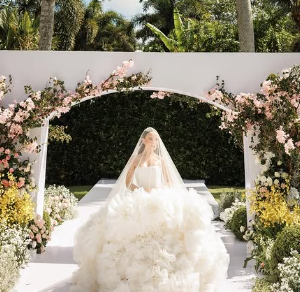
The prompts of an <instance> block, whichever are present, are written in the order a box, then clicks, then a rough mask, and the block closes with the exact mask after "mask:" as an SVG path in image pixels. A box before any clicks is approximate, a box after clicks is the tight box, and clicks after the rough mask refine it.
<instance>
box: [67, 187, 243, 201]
mask: <svg viewBox="0 0 300 292" xmlns="http://www.w3.org/2000/svg"><path fill="white" fill-rule="evenodd" d="M92 187H93V186H90V185H89V186H70V187H68V189H69V190H70V191H71V192H72V193H73V194H74V195H75V197H76V198H77V199H78V200H81V199H82V198H83V197H84V196H85V195H86V194H87V193H88V192H89V190H90V189H91V188H92ZM207 187H208V189H209V191H210V192H211V193H212V195H213V196H214V198H215V199H216V200H217V201H219V200H220V195H221V193H223V192H232V191H234V190H239V191H241V192H243V191H244V190H245V189H244V188H243V187H236V186H233V187H231V186H207Z"/></svg>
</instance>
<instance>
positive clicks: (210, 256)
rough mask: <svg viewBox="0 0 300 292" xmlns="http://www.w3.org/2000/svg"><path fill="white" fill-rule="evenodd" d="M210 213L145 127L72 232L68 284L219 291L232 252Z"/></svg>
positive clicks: (118, 289) (100, 289) (150, 291)
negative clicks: (101, 197)
mask: <svg viewBox="0 0 300 292" xmlns="http://www.w3.org/2000/svg"><path fill="white" fill-rule="evenodd" d="M212 216H213V214H212V210H211V207H210V206H209V205H208V203H207V202H206V200H205V199H204V198H202V197H201V195H198V194H197V193H196V191H194V190H187V189H186V188H185V186H184V183H183V181H182V179H181V177H180V175H179V173H178V171H177V169H176V167H175V165H174V163H173V161H172V159H171V158H170V156H169V154H168V152H167V150H166V148H165V146H164V144H163V142H162V140H161V138H160V136H159V134H158V133H157V131H156V130H154V129H153V128H147V129H146V130H145V131H144V132H143V133H142V135H141V137H140V139H139V141H138V144H137V146H136V147H135V150H134V152H133V154H132V156H131V158H130V159H129V161H128V163H127V164H126V166H125V168H124V170H123V172H122V173H121V175H120V177H119V179H118V180H117V182H116V184H115V186H114V188H113V189H112V191H111V193H110V195H109V196H108V198H107V200H106V202H105V204H104V206H103V207H102V208H101V209H100V210H99V211H98V212H97V213H95V214H93V215H92V216H91V217H90V219H89V220H88V222H87V223H85V224H84V225H83V226H82V227H81V228H80V229H79V231H78V232H77V234H76V237H75V247H74V258H75V260H76V262H77V263H78V264H79V266H80V267H79V269H78V270H77V271H76V272H75V273H74V275H73V279H72V281H73V284H74V285H73V287H72V291H74V292H75V291H76V292H77V291H78V292H79V291H82V292H87V291H89V292H96V291H97V292H175V291H176V292H200V291H201V292H204V291H205V292H208V291H210V292H212V291H219V290H218V289H219V288H220V284H221V283H222V281H224V280H225V279H226V275H227V269H228V265H229V255H228V253H227V251H226V249H225V246H224V244H223V242H222V240H221V239H220V238H219V237H218V236H217V234H216V233H215V230H214V227H213V225H212V224H211V219H212Z"/></svg>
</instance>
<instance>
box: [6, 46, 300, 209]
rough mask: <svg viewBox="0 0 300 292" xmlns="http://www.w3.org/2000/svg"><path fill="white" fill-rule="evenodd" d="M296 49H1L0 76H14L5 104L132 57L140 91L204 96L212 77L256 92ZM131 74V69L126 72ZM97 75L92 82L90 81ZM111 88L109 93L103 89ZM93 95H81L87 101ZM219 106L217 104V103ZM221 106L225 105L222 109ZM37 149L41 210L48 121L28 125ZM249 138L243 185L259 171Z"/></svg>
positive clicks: (105, 71) (104, 72)
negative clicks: (142, 80) (140, 76)
mask: <svg viewBox="0 0 300 292" xmlns="http://www.w3.org/2000/svg"><path fill="white" fill-rule="evenodd" d="M299 57H300V54H299V53H278V54H270V53H141V52H133V53H124V52H55V51H0V68H1V72H0V74H1V75H5V76H8V75H9V74H11V75H12V77H13V83H14V88H13V89H12V92H11V93H10V94H9V95H7V97H6V98H5V99H4V100H3V105H4V106H7V105H8V104H10V103H12V102H13V100H17V101H21V100H24V99H25V98H26V96H25V95H24V89H23V86H24V85H30V84H31V85H32V86H33V89H34V90H42V89H43V88H44V87H45V86H46V82H47V81H48V79H49V78H50V77H57V78H58V79H60V80H64V81H65V86H66V89H67V90H74V88H75V87H76V84H77V82H81V81H82V80H83V79H84V77H85V75H86V72H87V71H89V75H90V77H91V79H92V80H93V81H94V84H95V83H98V82H101V81H102V80H104V79H106V78H107V77H108V75H109V74H110V72H112V71H113V70H114V69H115V68H116V67H117V66H119V65H120V64H122V62H123V61H124V60H129V59H133V60H134V61H135V66H134V68H133V69H132V72H139V71H142V72H147V71H148V70H149V69H151V71H152V72H151V76H152V77H153V79H152V81H151V87H145V90H162V91H169V92H174V93H180V94H184V95H187V96H191V97H195V98H198V99H201V100H203V101H205V102H209V103H211V104H213V103H212V102H210V101H208V100H207V99H205V98H204V97H203V95H204V94H203V93H204V92H205V91H207V90H209V89H211V88H212V87H213V86H214V85H215V83H216V76H220V77H221V79H225V82H226V89H227V90H228V91H229V92H232V93H240V92H252V93H254V92H257V91H258V90H259V85H260V83H261V82H262V81H263V80H264V79H265V78H266V77H267V76H268V75H269V74H270V73H277V72H280V71H281V70H283V69H285V68H289V67H292V66H293V65H295V64H298V63H299V61H300V58H299ZM129 73H131V72H129ZM95 80H96V82H95ZM108 93H112V92H108ZM90 98H92V97H86V98H85V99H84V100H88V99H90ZM216 106H218V107H219V108H220V106H219V105H216ZM223 109H224V110H228V109H226V108H223ZM31 134H32V135H34V136H37V137H38V142H39V143H40V144H42V151H41V152H40V153H39V154H37V155H36V156H35V157H31V158H35V159H36V164H35V166H34V169H35V174H34V176H35V179H36V183H37V185H38V187H39V191H38V193H37V194H36V196H35V201H36V202H37V213H39V214H42V211H43V197H44V186H45V169H46V156H47V140H48V121H46V123H45V126H44V127H42V128H38V129H33V130H32V131H31ZM249 145H250V139H249V137H244V158H245V159H244V161H245V185H246V187H247V188H251V187H253V186H254V178H255V176H256V174H257V172H258V171H259V168H258V167H257V166H255V163H254V160H255V158H254V155H253V151H252V150H251V149H250V148H249Z"/></svg>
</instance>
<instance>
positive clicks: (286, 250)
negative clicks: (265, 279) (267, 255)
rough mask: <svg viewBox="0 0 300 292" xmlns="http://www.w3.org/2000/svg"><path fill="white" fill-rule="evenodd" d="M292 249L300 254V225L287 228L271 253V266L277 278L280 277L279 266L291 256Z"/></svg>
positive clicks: (280, 234) (278, 238) (277, 238)
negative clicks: (284, 259)
mask: <svg viewBox="0 0 300 292" xmlns="http://www.w3.org/2000/svg"><path fill="white" fill-rule="evenodd" d="M291 249H294V250H297V251H298V252H299V253H300V225H292V226H287V227H285V228H284V229H283V230H282V231H281V232H280V233H279V235H278V236H277V237H276V240H275V243H274V245H273V247H272V251H271V259H270V265H271V269H272V270H273V274H274V276H275V277H277V279H278V277H279V271H278V269H277V266H278V264H279V263H282V262H283V258H285V257H289V256H290V255H291Z"/></svg>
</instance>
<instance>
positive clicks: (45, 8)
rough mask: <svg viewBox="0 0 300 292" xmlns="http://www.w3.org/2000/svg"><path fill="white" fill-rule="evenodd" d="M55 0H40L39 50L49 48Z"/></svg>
mask: <svg viewBox="0 0 300 292" xmlns="http://www.w3.org/2000/svg"><path fill="white" fill-rule="evenodd" d="M54 7H55V0H41V18H40V41H39V49H40V50H51V46H52V37H53V27H54Z"/></svg>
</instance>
